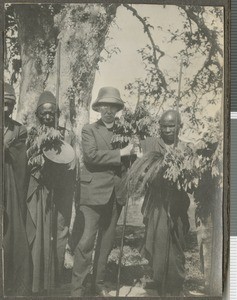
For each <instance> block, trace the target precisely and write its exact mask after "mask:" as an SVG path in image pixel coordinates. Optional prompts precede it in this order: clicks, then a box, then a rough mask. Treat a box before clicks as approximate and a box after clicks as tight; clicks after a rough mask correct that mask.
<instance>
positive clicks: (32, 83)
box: [16, 4, 118, 136]
mask: <svg viewBox="0 0 237 300" xmlns="http://www.w3.org/2000/svg"><path fill="white" fill-rule="evenodd" d="M40 7H41V6H40ZM48 7H49V6H46V5H45V6H42V9H39V6H38V5H27V9H24V10H23V7H22V5H17V8H16V14H17V17H18V28H19V40H20V45H21V58H22V74H21V76H22V78H21V88H20V101H19V107H18V115H19V116H20V117H21V118H22V117H23V115H27V116H29V115H30V114H32V112H34V111H35V107H36V103H37V98H38V96H39V94H40V93H41V92H42V91H43V90H44V88H45V89H47V90H50V91H52V92H53V93H54V94H56V72H57V63H56V62H57V58H56V56H55V49H56V47H55V46H57V44H58V41H60V42H61V55H60V62H61V72H60V82H61V84H60V90H59V102H60V103H59V107H60V109H61V112H62V113H61V118H60V121H61V123H63V125H65V124H67V123H70V124H71V125H72V127H73V129H74V131H75V133H76V135H77V136H79V135H80V130H81V127H82V126H83V125H84V124H85V123H87V122H88V121H89V108H90V102H91V93H92V88H93V85H94V79H95V72H96V70H97V68H98V62H99V60H100V53H101V51H102V50H103V48H104V44H105V39H106V36H107V33H108V30H109V27H110V25H111V22H112V21H113V19H114V17H115V14H116V9H117V7H118V4H66V5H64V6H62V7H61V10H60V11H59V13H57V14H55V15H54V17H53V15H52V13H51V11H50V10H49V8H48ZM26 20H27V22H26ZM30 28H32V30H30ZM52 49H53V50H52ZM52 57H53V59H52ZM50 59H51V61H52V66H49V64H50V63H49V61H50ZM28 118H29V117H28ZM28 123H29V122H28Z"/></svg>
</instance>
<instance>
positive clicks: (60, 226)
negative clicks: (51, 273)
mask: <svg viewBox="0 0 237 300" xmlns="http://www.w3.org/2000/svg"><path fill="white" fill-rule="evenodd" d="M68 231H69V229H68V226H67V225H66V224H65V218H64V217H63V215H62V214H61V213H60V212H58V213H57V245H56V249H57V250H56V251H57V260H56V271H57V276H56V278H57V281H58V282H60V281H61V279H62V278H61V277H62V270H63V264H64V255H65V249H66V244H67V238H68Z"/></svg>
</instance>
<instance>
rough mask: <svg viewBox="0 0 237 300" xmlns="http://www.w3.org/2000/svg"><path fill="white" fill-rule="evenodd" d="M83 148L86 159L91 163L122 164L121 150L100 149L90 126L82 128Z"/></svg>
mask: <svg viewBox="0 0 237 300" xmlns="http://www.w3.org/2000/svg"><path fill="white" fill-rule="evenodd" d="M82 149H83V157H84V161H85V162H86V163H88V164H91V165H101V166H102V165H105V166H106V165H113V166H119V165H121V156H120V150H119V149H115V150H109V149H108V150H100V149H98V147H97V145H96V140H95V136H94V134H93V131H92V128H91V127H90V126H84V127H83V129H82Z"/></svg>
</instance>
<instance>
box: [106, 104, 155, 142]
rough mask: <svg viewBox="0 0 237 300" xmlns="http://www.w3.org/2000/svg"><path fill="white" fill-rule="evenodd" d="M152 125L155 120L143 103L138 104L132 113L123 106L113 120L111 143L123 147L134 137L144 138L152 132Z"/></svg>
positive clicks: (153, 127)
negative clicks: (117, 116) (118, 116)
mask: <svg viewBox="0 0 237 300" xmlns="http://www.w3.org/2000/svg"><path fill="white" fill-rule="evenodd" d="M154 125H155V120H154V119H153V117H152V116H151V114H150V112H149V111H148V109H147V107H146V106H145V105H144V104H140V105H138V106H137V108H136V109H135V112H134V113H133V112H132V111H131V110H129V109H127V108H124V109H123V111H122V115H121V117H120V118H116V120H115V125H114V129H113V137H112V140H111V144H112V145H113V147H114V148H123V147H125V146H127V145H128V143H129V142H131V141H132V140H135V139H136V138H138V139H139V140H144V139H145V138H146V137H148V136H151V135H153V134H154V130H155V126H154Z"/></svg>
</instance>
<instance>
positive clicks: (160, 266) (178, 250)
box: [138, 109, 190, 296]
mask: <svg viewBox="0 0 237 300" xmlns="http://www.w3.org/2000/svg"><path fill="white" fill-rule="evenodd" d="M159 125H160V135H159V136H157V137H149V138H147V139H146V140H145V141H142V143H141V146H142V150H143V152H144V153H145V154H146V155H147V156H149V153H151V155H152V153H154V151H156V152H159V153H160V154H161V155H162V157H163V158H164V156H165V154H166V153H167V151H172V149H174V148H178V149H179V150H180V151H190V149H189V148H188V145H187V143H185V142H183V141H181V140H180V139H179V132H180V129H181V128H182V122H181V117H180V114H179V112H177V111H176V110H173V109H170V110H167V111H165V112H164V113H163V114H162V115H161V117H160V120H159ZM138 176H139V174H138ZM189 204H190V200H189V197H188V194H187V193H186V192H185V191H184V190H183V189H180V190H179V189H178V188H177V187H176V186H175V185H172V186H171V185H169V184H168V183H167V181H166V180H165V179H164V178H163V177H160V178H159V179H157V182H155V184H150V186H149V190H148V191H147V193H146V196H145V198H144V202H143V206H142V213H143V217H144V223H145V225H146V238H145V243H144V249H143V250H144V251H143V253H144V254H145V257H146V258H147V259H148V260H149V261H150V263H151V267H152V269H153V280H154V283H155V285H156V288H157V292H158V294H159V295H160V296H168V295H170V296H179V295H181V294H182V289H183V283H184V280H185V266H184V264H185V257H184V237H185V235H186V233H187V232H188V230H189V219H188V214H187V210H188V207H189ZM154 224H155V226H154Z"/></svg>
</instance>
